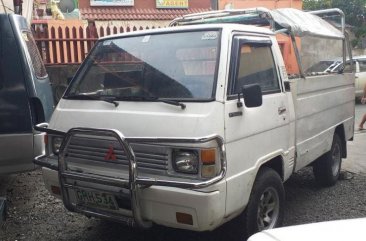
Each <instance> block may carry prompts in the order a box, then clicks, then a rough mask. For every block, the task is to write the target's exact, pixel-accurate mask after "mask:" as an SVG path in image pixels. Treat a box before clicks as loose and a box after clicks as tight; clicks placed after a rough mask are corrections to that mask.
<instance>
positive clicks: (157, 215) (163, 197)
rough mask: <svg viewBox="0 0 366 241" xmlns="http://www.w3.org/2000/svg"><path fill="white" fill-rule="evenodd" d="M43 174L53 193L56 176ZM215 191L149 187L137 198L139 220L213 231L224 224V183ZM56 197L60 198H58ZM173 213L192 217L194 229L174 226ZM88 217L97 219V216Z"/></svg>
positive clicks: (177, 223)
mask: <svg viewBox="0 0 366 241" xmlns="http://www.w3.org/2000/svg"><path fill="white" fill-rule="evenodd" d="M42 172H43V179H44V183H45V186H46V188H47V190H48V191H49V192H51V193H52V190H51V187H52V186H54V187H55V186H56V187H59V186H60V184H59V180H58V172H57V171H55V170H51V169H49V168H42ZM215 189H217V191H212V192H200V191H197V190H187V189H182V188H175V187H162V186H151V187H149V188H146V189H142V190H141V193H140V195H139V203H140V207H141V215H142V219H143V220H148V221H151V222H152V223H155V224H159V225H163V226H167V227H172V228H180V229H187V230H193V231H207V230H213V229H215V228H216V227H218V226H219V225H221V224H222V223H223V222H224V215H225V199H226V184H225V182H224V181H222V182H219V183H217V184H215ZM54 195H55V194H54ZM55 196H56V197H58V198H62V197H61V196H60V195H55ZM75 211H76V212H78V211H77V210H75ZM81 213H84V212H81ZM176 213H187V214H190V215H192V217H193V225H187V224H182V223H179V222H177V219H176ZM84 214H86V213H84ZM90 215H91V216H97V217H98V215H93V214H90ZM99 217H101V218H106V219H110V220H113V221H117V222H121V220H119V219H113V218H111V217H104V216H99Z"/></svg>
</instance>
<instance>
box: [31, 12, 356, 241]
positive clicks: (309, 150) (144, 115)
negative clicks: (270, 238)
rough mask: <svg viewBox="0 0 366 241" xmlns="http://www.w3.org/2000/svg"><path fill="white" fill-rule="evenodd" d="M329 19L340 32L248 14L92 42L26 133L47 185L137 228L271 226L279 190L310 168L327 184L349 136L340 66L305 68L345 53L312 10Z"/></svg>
mask: <svg viewBox="0 0 366 241" xmlns="http://www.w3.org/2000/svg"><path fill="white" fill-rule="evenodd" d="M333 12H335V13H338V14H339V15H341V17H342V18H341V19H342V22H343V26H344V16H343V15H342V12H340V11H339V10H326V11H320V12H313V13H304V12H301V11H298V10H294V9H279V10H273V11H270V10H267V9H249V10H232V11H218V12H209V13H201V14H195V15H189V16H185V17H183V18H180V19H176V20H175V21H173V22H172V25H173V26H171V27H169V28H164V29H155V30H145V31H137V32H132V33H125V34H121V35H115V36H110V37H105V38H102V39H100V40H99V41H98V42H97V43H96V45H95V47H94V49H93V50H92V51H91V52H90V54H89V55H88V57H87V58H86V60H85V61H84V62H83V64H82V66H81V67H80V69H79V70H78V71H77V73H76V75H75V76H74V78H73V80H72V82H71V84H70V86H69V87H68V89H67V91H66V93H65V94H64V96H63V98H62V99H61V101H60V102H59V104H58V105H57V108H56V109H55V111H54V113H53V115H52V118H51V120H50V122H49V123H43V124H40V125H38V126H37V130H39V131H45V132H47V135H48V148H47V155H44V156H39V157H37V158H36V159H35V163H37V164H38V165H41V166H42V167H43V169H42V170H43V177H44V182H45V186H46V188H47V189H48V190H49V191H50V192H51V193H52V194H53V195H55V196H56V197H58V198H61V199H62V200H63V203H64V205H65V207H66V208H67V209H68V210H70V211H72V212H78V213H82V214H84V215H86V216H94V217H99V218H104V219H109V220H114V221H117V222H121V223H125V224H128V225H132V226H139V227H143V228H148V227H151V226H152V225H153V224H160V225H164V226H168V227H174V228H180V229H187V230H194V231H206V230H213V229H215V228H217V227H219V226H220V225H223V224H224V223H226V222H228V221H230V220H233V219H234V220H235V222H229V224H231V225H236V228H235V230H236V232H232V233H231V234H233V233H237V234H238V236H237V237H239V238H241V237H244V235H246V234H252V233H255V232H257V231H260V230H264V229H269V228H273V227H277V226H279V225H281V222H282V220H283V218H284V216H283V215H284V208H285V207H284V199H285V198H284V197H285V193H284V187H283V183H284V182H285V181H286V180H287V179H288V178H289V177H290V176H291V174H293V173H294V172H296V171H298V170H300V169H301V168H303V167H306V166H309V165H311V166H312V167H313V170H314V174H315V178H316V180H317V181H318V182H319V183H320V184H322V185H324V186H330V185H333V184H335V182H336V181H337V179H338V176H339V172H340V168H341V159H342V158H344V157H346V155H347V149H346V142H347V141H348V140H350V139H352V138H353V128H354V73H353V72H352V66H346V65H344V67H343V68H341V69H340V70H339V71H337V72H326V73H307V72H306V71H304V70H306V69H308V67H309V66H311V65H313V64H314V63H315V62H318V61H321V60H322V59H329V58H336V57H337V58H343V59H344V61H345V60H346V58H347V57H346V53H347V52H349V51H348V50H349V48H348V47H349V45H347V38H346V37H345V34H344V31H340V30H338V29H336V28H334V27H333V26H331V25H330V24H328V23H327V22H325V21H324V20H322V19H321V18H320V17H318V16H317V15H321V14H323V13H333ZM223 22H225V23H223ZM238 23H240V24H238ZM253 25H256V26H253ZM277 39H279V40H277ZM349 57H350V56H348V58H349ZM284 60H285V61H284Z"/></svg>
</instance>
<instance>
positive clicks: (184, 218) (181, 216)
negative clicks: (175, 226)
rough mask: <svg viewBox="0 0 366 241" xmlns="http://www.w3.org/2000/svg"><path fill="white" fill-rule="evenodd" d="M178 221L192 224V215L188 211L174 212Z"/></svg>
mask: <svg viewBox="0 0 366 241" xmlns="http://www.w3.org/2000/svg"><path fill="white" fill-rule="evenodd" d="M175 215H176V217H177V222H178V223H183V224H188V225H193V217H192V215H190V214H188V213H175Z"/></svg>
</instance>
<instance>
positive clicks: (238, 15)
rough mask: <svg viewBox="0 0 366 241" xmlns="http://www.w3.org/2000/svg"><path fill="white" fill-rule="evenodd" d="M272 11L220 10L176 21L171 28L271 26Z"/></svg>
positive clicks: (190, 15) (255, 9) (260, 9)
mask: <svg viewBox="0 0 366 241" xmlns="http://www.w3.org/2000/svg"><path fill="white" fill-rule="evenodd" d="M272 22H273V20H272V17H271V14H270V10H269V9H267V8H262V7H259V8H248V9H230V10H218V11H210V12H202V13H194V14H188V15H185V16H183V17H180V18H176V19H174V20H173V21H172V22H171V23H170V24H169V26H178V25H192V24H204V23H241V24H252V25H253V24H254V25H260V26H265V25H270V26H274V25H273V24H274V23H272Z"/></svg>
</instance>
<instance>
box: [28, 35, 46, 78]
mask: <svg viewBox="0 0 366 241" xmlns="http://www.w3.org/2000/svg"><path fill="white" fill-rule="evenodd" d="M22 35H23V39H24V41H25V44H26V45H27V49H28V51H29V55H30V56H31V59H32V61H31V62H32V66H33V69H34V72H35V74H36V76H37V78H45V77H47V71H46V68H45V67H44V64H43V62H42V58H41V55H40V53H39V51H38V48H37V45H36V42H35V41H34V38H33V35H32V33H30V32H28V31H24V32H23V33H22Z"/></svg>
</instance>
